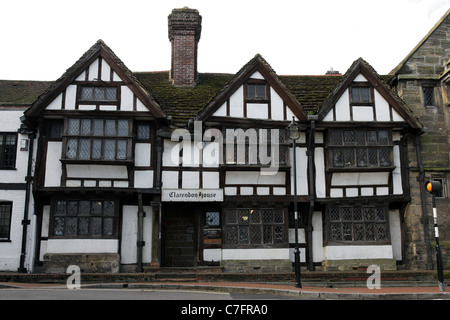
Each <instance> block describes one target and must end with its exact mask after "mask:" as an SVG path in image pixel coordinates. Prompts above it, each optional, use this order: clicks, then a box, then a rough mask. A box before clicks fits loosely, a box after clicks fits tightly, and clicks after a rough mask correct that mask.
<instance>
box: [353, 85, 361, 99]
mask: <svg viewBox="0 0 450 320" xmlns="http://www.w3.org/2000/svg"><path fill="white" fill-rule="evenodd" d="M352 101H353V102H356V101H360V99H359V88H352Z"/></svg>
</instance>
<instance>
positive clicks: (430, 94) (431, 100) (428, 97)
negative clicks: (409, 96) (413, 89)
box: [422, 85, 436, 107]
mask: <svg viewBox="0 0 450 320" xmlns="http://www.w3.org/2000/svg"><path fill="white" fill-rule="evenodd" d="M422 98H423V106H424V107H434V106H436V97H435V95H434V86H432V85H423V86H422Z"/></svg>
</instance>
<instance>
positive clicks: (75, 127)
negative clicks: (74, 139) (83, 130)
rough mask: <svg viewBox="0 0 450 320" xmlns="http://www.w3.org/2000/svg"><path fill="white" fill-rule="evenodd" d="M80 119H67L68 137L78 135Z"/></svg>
mask: <svg viewBox="0 0 450 320" xmlns="http://www.w3.org/2000/svg"><path fill="white" fill-rule="evenodd" d="M79 128H80V119H69V121H68V125H67V134H68V135H70V136H77V135H78V134H79V132H80V131H79Z"/></svg>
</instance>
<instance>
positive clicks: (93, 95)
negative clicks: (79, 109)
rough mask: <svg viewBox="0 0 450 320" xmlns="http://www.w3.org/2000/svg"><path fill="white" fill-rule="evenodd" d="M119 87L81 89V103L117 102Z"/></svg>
mask: <svg viewBox="0 0 450 320" xmlns="http://www.w3.org/2000/svg"><path fill="white" fill-rule="evenodd" d="M116 100H117V87H93V86H92V87H90V86H89V87H88V86H86V87H81V93H80V101H116Z"/></svg>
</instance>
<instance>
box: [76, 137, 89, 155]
mask: <svg viewBox="0 0 450 320" xmlns="http://www.w3.org/2000/svg"><path fill="white" fill-rule="evenodd" d="M79 149H80V150H79V154H78V159H82V160H88V159H90V155H91V140H90V139H80V141H79Z"/></svg>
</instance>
